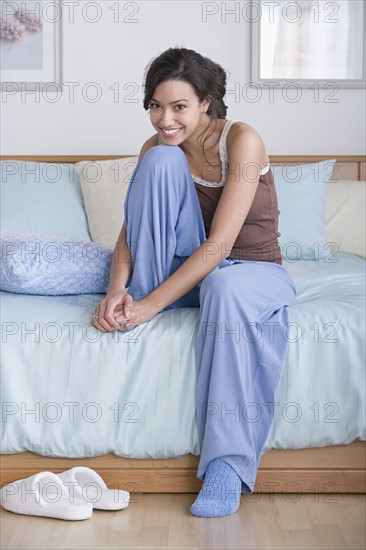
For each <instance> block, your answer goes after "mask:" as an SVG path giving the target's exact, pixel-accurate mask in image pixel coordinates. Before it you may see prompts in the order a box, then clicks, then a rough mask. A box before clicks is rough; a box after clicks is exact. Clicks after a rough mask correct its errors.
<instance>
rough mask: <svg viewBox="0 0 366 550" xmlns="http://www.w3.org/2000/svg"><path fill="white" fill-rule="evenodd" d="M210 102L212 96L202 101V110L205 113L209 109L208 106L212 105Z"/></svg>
mask: <svg viewBox="0 0 366 550" xmlns="http://www.w3.org/2000/svg"><path fill="white" fill-rule="evenodd" d="M210 103H211V98H210V97H208V98H207V99H204V100H203V101H202V103H201V111H202V112H203V113H207V110H208V108H209V106H210Z"/></svg>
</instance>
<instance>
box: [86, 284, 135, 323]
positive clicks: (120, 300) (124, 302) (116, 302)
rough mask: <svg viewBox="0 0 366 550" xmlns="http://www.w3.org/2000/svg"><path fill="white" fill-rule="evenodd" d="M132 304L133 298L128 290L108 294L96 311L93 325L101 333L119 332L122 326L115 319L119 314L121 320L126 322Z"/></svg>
mask: <svg viewBox="0 0 366 550" xmlns="http://www.w3.org/2000/svg"><path fill="white" fill-rule="evenodd" d="M132 302H133V298H132V296H131V295H130V294H128V292H127V291H126V289H122V290H117V291H114V292H110V293H107V295H106V297H105V298H104V299H103V300H102V301H101V302H100V304H99V305H98V307H97V309H96V310H95V315H94V317H93V319H92V324H93V325H94V326H95V327H96V328H97V329H98V330H100V331H101V332H111V331H113V330H119V329H120V325H119V324H118V322H117V320H116V318H115V317H116V315H117V314H118V315H119V317H120V320H122V319H123V320H126V319H127V317H126V316H125V313H126V307H127V306H128V307H130V306H131V304H132Z"/></svg>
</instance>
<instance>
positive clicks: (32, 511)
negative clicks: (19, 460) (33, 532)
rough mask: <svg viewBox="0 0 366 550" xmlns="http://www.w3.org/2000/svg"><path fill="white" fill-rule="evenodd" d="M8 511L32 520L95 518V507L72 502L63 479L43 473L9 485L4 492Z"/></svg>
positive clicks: (3, 495)
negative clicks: (29, 517)
mask: <svg viewBox="0 0 366 550" xmlns="http://www.w3.org/2000/svg"><path fill="white" fill-rule="evenodd" d="M0 498H1V505H2V506H3V508H5V510H9V512H14V513H15V514H24V515H28V516H45V517H50V518H58V519H65V520H75V521H76V520H82V519H88V518H90V517H91V516H92V513H93V507H92V505H91V504H90V503H87V502H85V500H81V499H76V498H75V499H71V498H70V494H69V492H68V490H67V488H66V487H65V486H64V484H63V483H62V481H61V480H60V478H59V477H58V476H57V475H56V474H54V473H52V472H39V473H38V474H35V475H33V476H30V477H27V478H24V479H19V480H18V481H14V482H13V483H9V484H8V485H5V487H3V488H2V489H1V490H0Z"/></svg>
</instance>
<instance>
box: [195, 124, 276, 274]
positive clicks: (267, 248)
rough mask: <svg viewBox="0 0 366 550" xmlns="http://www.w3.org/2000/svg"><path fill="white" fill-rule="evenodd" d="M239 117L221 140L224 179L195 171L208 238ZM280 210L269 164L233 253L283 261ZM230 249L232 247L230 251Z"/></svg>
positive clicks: (261, 259)
mask: <svg viewBox="0 0 366 550" xmlns="http://www.w3.org/2000/svg"><path fill="white" fill-rule="evenodd" d="M234 122H236V121H235V120H228V121H227V122H226V124H225V126H224V129H223V131H222V134H221V137H220V141H219V153H220V159H221V170H222V179H221V181H220V182H217V183H216V182H209V181H206V180H203V179H202V178H199V177H197V176H195V175H193V174H192V178H193V181H194V184H195V188H196V191H197V195H198V199H199V202H200V205H201V211H202V216H203V221H204V224H205V230H206V237H207V238H208V236H209V233H210V228H211V223H212V219H213V217H214V214H215V210H216V207H217V204H218V202H219V200H220V196H221V193H222V190H223V188H224V184H225V180H226V177H227V171H228V160H227V149H226V136H227V134H228V131H229V128H230V126H231V125H232V124H234ZM279 214H280V212H279V210H278V203H277V194H276V189H275V185H274V179H273V174H272V170H271V167H270V166H269V165H268V166H267V167H266V168H264V169H263V170H262V172H261V175H260V178H259V183H258V187H257V191H256V193H255V195H254V200H253V203H252V205H251V207H250V209H249V212H248V215H247V217H246V219H245V221H244V224H243V226H242V228H241V230H240V232H239V235H238V237H237V239H236V241H235V243H234V246H233V248H232V249H231V251H230V253H229V254H226V252H225V257H228V256H230V257H231V258H234V259H237V260H252V261H262V262H274V263H277V264H282V255H281V248H280V246H279V244H278V237H279V236H280V233H279V232H278V216H279ZM227 252H229V251H227Z"/></svg>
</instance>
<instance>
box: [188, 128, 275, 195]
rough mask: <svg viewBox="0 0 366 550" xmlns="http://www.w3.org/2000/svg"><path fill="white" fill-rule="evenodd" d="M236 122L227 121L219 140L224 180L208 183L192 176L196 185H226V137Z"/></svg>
mask: <svg viewBox="0 0 366 550" xmlns="http://www.w3.org/2000/svg"><path fill="white" fill-rule="evenodd" d="M234 122H238V121H237V120H227V121H226V123H225V126H224V128H223V130H222V133H221V136H220V140H219V154H220V160H221V173H222V178H221V181H219V182H216V181H206V180H204V179H202V178H199V177H198V176H194V175H193V174H191V175H192V178H193V181H195V182H196V183H199V184H200V185H205V186H206V187H223V186H224V184H225V180H226V176H227V166H228V160H227V149H226V136H227V134H228V132H229V129H230V126H231V125H232V124H234ZM269 167H270V165H269V164H268V166H266V167H265V168H263V170H261V176H264V174H267V172H268V171H269Z"/></svg>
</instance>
